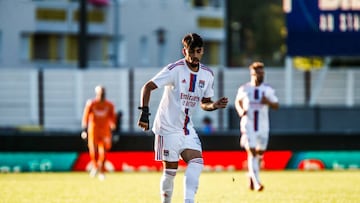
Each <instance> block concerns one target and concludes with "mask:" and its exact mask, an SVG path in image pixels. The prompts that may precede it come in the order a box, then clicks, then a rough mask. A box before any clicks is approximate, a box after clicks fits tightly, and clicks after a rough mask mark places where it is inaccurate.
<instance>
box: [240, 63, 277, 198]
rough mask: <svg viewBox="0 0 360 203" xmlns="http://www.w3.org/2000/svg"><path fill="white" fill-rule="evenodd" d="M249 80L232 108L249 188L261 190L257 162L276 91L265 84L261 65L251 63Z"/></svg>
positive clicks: (266, 142)
mask: <svg viewBox="0 0 360 203" xmlns="http://www.w3.org/2000/svg"><path fill="white" fill-rule="evenodd" d="M249 70H250V78H251V81H250V82H248V83H246V84H243V85H241V86H240V88H239V89H238V92H237V95H236V99H235V108H236V111H237V113H238V115H239V116H240V118H241V121H240V131H241V139H240V145H241V147H243V148H245V149H246V151H247V161H248V175H249V180H250V181H249V187H250V189H251V190H256V191H262V190H263V189H264V186H263V185H262V184H261V181H260V177H259V173H260V162H261V160H262V156H263V154H264V152H265V150H266V148H267V145H268V140H269V108H272V109H278V108H279V101H278V98H277V96H276V95H275V90H274V89H273V88H272V87H271V86H269V85H267V84H264V83H263V82H264V76H265V71H264V64H263V63H261V62H254V63H252V64H251V65H250V66H249Z"/></svg>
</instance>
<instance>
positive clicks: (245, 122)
mask: <svg viewBox="0 0 360 203" xmlns="http://www.w3.org/2000/svg"><path fill="white" fill-rule="evenodd" d="M263 95H265V96H266V97H267V98H268V99H269V100H270V101H271V102H278V98H277V96H276V95H275V90H274V89H273V88H272V87H271V86H269V85H267V84H264V83H262V84H261V85H260V86H257V87H256V86H254V85H251V83H250V82H248V83H246V84H244V85H242V86H240V88H239V89H238V92H237V95H236V100H235V102H239V101H240V100H242V101H243V109H244V110H246V111H247V113H246V115H245V116H242V117H241V121H240V128H241V132H244V133H245V132H247V133H250V132H268V131H269V106H268V105H264V104H261V98H262V97H263Z"/></svg>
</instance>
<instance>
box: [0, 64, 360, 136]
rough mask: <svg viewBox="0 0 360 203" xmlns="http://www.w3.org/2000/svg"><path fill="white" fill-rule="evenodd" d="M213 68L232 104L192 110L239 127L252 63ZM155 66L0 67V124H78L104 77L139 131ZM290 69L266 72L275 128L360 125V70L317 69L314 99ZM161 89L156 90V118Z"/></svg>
mask: <svg viewBox="0 0 360 203" xmlns="http://www.w3.org/2000/svg"><path fill="white" fill-rule="evenodd" d="M213 70H214V72H215V76H216V79H215V93H216V95H215V96H214V99H215V98H218V97H220V96H227V97H228V98H229V101H230V103H229V107H228V108H227V109H224V110H220V111H216V112H205V111H201V110H199V111H198V112H196V113H195V115H194V117H193V121H194V123H195V126H196V127H197V128H201V127H202V120H203V118H204V117H210V118H211V119H212V121H213V126H214V128H215V129H216V130H218V131H227V130H238V125H239V118H238V117H237V115H236V112H235V110H234V108H233V106H234V99H235V95H236V92H237V89H238V87H239V86H240V85H241V84H243V83H245V82H247V81H249V73H248V69H247V68H238V69H228V68H218V67H215V68H213ZM157 71H159V68H133V69H125V68H122V69H110V68H92V69H87V70H69V69H43V70H41V69H38V70H37V69H0V87H1V88H0V95H1V99H0V128H1V129H12V128H14V129H19V130H25V131H26V130H45V131H78V130H80V122H81V117H82V110H83V107H84V105H85V102H86V101H87V100H88V99H91V98H93V97H94V87H95V86H96V85H98V84H102V85H104V86H105V87H106V88H107V97H108V99H110V100H111V101H113V102H114V104H115V106H116V110H117V112H118V115H119V121H118V122H119V125H121V126H119V129H121V130H122V131H130V132H132V131H135V132H136V131H141V130H140V129H139V128H138V127H137V125H136V124H137V119H138V114H139V112H138V110H137V106H138V105H139V99H140V89H141V87H142V85H143V84H144V83H145V82H146V81H147V80H149V79H150V78H151V77H152V76H153V75H154V74H155V73H156V72H157ZM285 74H286V73H285V70H284V69H280V68H271V67H269V68H268V69H267V72H266V79H265V80H266V82H267V83H269V84H270V85H272V86H273V87H274V88H275V90H276V94H277V95H278V97H279V100H280V104H281V108H280V109H279V110H278V111H271V112H270V115H271V126H272V129H271V130H272V131H274V132H277V133H281V132H283V133H296V132H334V133H338V132H341V133H359V132H360V126H359V125H358V121H359V119H358V115H359V114H360V108H359V106H360V81H358V80H355V79H354V78H359V77H360V70H356V69H354V70H352V69H346V70H341V69H334V70H327V71H326V72H325V73H324V72H321V71H315V72H313V77H312V81H311V82H312V84H313V85H312V86H311V92H312V93H311V95H310V96H311V98H310V99H307V98H306V97H307V96H306V89H305V88H306V85H305V80H304V74H303V72H302V71H296V70H294V72H293V73H292V74H293V75H292V85H291V87H287V86H286V83H285V80H284V78H285ZM319 75H322V77H319ZM289 88H291V89H289ZM162 91H163V90H158V91H155V92H154V93H153V94H154V95H153V96H152V100H151V103H150V110H151V112H152V113H153V116H151V119H154V115H155V112H156V109H157V105H158V103H159V100H160V98H161V94H162ZM289 98H290V100H289ZM309 101H310V102H309Z"/></svg>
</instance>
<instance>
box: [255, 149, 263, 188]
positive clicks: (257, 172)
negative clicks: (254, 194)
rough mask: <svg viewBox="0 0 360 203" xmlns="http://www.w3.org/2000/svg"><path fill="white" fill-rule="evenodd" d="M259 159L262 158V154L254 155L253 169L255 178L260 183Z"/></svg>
mask: <svg viewBox="0 0 360 203" xmlns="http://www.w3.org/2000/svg"><path fill="white" fill-rule="evenodd" d="M261 160H262V156H261V155H256V164H255V167H254V171H255V177H256V179H257V181H258V182H259V183H261V181H260V175H259V174H260V165H261Z"/></svg>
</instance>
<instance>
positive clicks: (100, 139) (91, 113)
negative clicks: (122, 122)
mask: <svg viewBox="0 0 360 203" xmlns="http://www.w3.org/2000/svg"><path fill="white" fill-rule="evenodd" d="M95 95H96V96H95V98H94V99H90V100H88V101H87V102H86V105H85V108H84V114H83V118H82V129H83V131H82V133H81V137H82V138H83V139H87V140H88V148H89V155H90V159H91V163H92V169H91V171H90V176H91V177H95V176H96V175H97V174H98V178H99V179H100V180H104V179H105V174H104V173H105V159H106V156H105V155H106V151H109V150H110V149H111V145H112V131H113V130H115V127H116V126H115V121H116V118H115V117H116V116H115V115H116V114H115V107H114V105H113V103H112V102H110V101H108V100H107V99H106V97H105V88H104V87H103V86H96V87H95Z"/></svg>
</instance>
